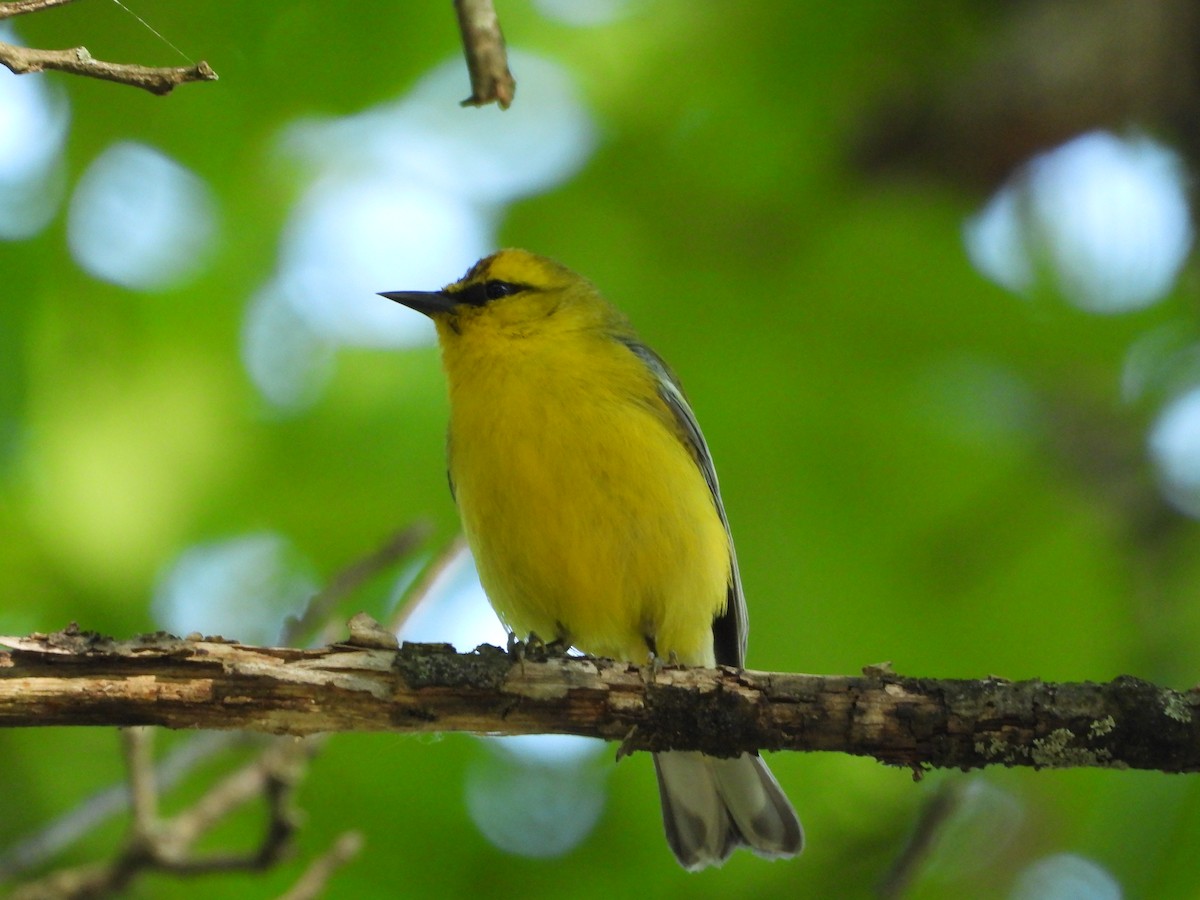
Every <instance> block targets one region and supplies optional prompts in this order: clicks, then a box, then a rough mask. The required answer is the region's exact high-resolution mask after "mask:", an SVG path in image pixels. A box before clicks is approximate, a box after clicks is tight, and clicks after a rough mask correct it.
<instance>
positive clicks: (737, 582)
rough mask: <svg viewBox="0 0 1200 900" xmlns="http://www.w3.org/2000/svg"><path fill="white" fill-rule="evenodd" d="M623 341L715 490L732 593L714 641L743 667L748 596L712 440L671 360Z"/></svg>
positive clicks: (721, 654)
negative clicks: (710, 448)
mask: <svg viewBox="0 0 1200 900" xmlns="http://www.w3.org/2000/svg"><path fill="white" fill-rule="evenodd" d="M622 342H623V343H624V344H625V345H626V346H627V347H628V348H629V349H630V350H632V351H633V352H634V354H636V355H637V356H638V358H640V359H641V360H642V362H644V363H645V364H646V365H647V366H648V367H649V368H650V371H652V372H653V373H654V377H655V379H656V380H657V382H658V395H659V397H661V398H662V401H663V402H664V403H665V404H666V405H667V408H668V409H670V410H671V413H672V414H673V415H674V416H675V421H676V422H678V423H679V427H680V429H681V430H682V432H683V434H684V437H685V438H686V440H687V442H688V449H690V450H691V451H692V456H693V458H694V459H695V460H696V465H698V466H699V467H700V471H701V473H702V474H703V475H704V480H705V482H707V484H708V489H709V491H710V492H711V493H712V498H713V504H714V505H715V506H716V508H717V514H718V515H719V516H720V517H721V524H722V525H724V526H725V534H726V536H727V537H728V538H729V593H728V596H727V602H726V605H725V612H723V613H722V614H721V615H720V616H718V617H717V618H716V620H714V622H713V644H714V648H715V651H716V658H717V662H718V663H720V664H721V665H726V666H734V667H736V668H739V669H740V668H742V667H743V666H744V665H745V659H746V636H747V633H748V632H749V620H748V617H747V613H746V597H745V595H744V594H743V593H742V576H741V574H740V573H739V572H738V561H737V552H736V551H735V550H734V549H733V536H732V535H731V534H730V532H729V520H728V519H727V518H726V517H725V505H724V504H723V503H722V502H721V488H720V486H719V485H718V483H717V470H716V469H715V468H714V467H713V461H712V454H710V453H709V452H708V444H707V443H705V441H704V434H703V433H702V432H701V431H700V423H698V422H697V421H696V415H695V413H693V412H692V408H691V407H690V406H689V405H688V402H687V398H686V397H684V395H683V388H682V387H680V384H679V380H678V379H677V378H676V377H675V375H674V373H673V372H672V371H671V370H670V368H669V367H668V366H667V364H666V363H665V362H663V360H662V358H661V357H660V356H659V355H658V354H657V353H655V352H654V351H653V350H651V349H650V348H649V347H647V346H646V345H645V344H642V343H640V342H638V341H635V340H629V339H624V340H623V341H622Z"/></svg>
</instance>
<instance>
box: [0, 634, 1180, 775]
mask: <svg viewBox="0 0 1200 900" xmlns="http://www.w3.org/2000/svg"><path fill="white" fill-rule="evenodd" d="M0 644H3V645H6V646H8V647H11V648H13V649H12V650H11V651H10V652H9V653H7V654H0V726H2V725H8V726H22V727H32V726H46V725H161V726H164V727H167V728H217V729H230V728H237V729H249V730H254V731H266V732H271V733H276V734H294V735H307V734H314V733H318V732H335V731H404V732H435V731H467V732H473V733H487V734H531V733H560V734H578V735H586V736H591V737H598V738H604V739H607V740H618V741H622V742H623V743H622V752H629V751H634V750H667V749H693V750H702V751H704V752H706V753H710V754H713V755H717V756H730V755H734V754H737V753H741V752H745V751H752V750H759V749H766V750H783V749H789V750H826V751H836V752H842V753H851V754H855V755H859V756H870V757H873V758H875V759H877V760H879V761H880V762H884V763H888V764H891V765H898V766H906V767H910V768H912V769H913V770H914V771H918V772H919V771H920V770H923V769H926V768H958V769H974V768H981V767H984V766H988V765H1004V766H1033V767H1037V768H1043V767H1046V768H1054V767H1069V766H1098V767H1104V768H1117V769H1123V768H1135V769H1157V770H1159V771H1163V772H1194V771H1200V693H1198V692H1196V691H1187V692H1180V691H1174V690H1169V689H1167V688H1160V687H1157V686H1155V685H1153V684H1149V683H1148V682H1144V681H1141V680H1139V679H1136V678H1131V677H1129V676H1122V677H1120V678H1117V679H1116V680H1115V681H1112V682H1108V683H1105V684H1094V683H1091V682H1081V683H1061V684H1047V683H1043V682H1041V681H1021V682H1007V681H1002V680H998V679H995V678H988V679H983V680H979V681H972V680H958V679H954V680H949V679H947V680H938V679H930V678H907V677H902V676H898V675H895V674H893V673H891V672H890V671H887V670H885V669H881V668H879V667H874V668H871V669H868V670H867V672H866V674H864V675H862V676H857V677H850V676H818V675H791V674H781V673H766V672H752V671H742V672H738V671H734V670H732V669H727V668H721V669H699V668H682V667H675V666H668V667H665V668H663V669H661V670H660V671H658V672H652V671H649V670H643V669H640V668H638V667H637V666H633V665H629V664H626V663H619V662H613V661H611V660H599V659H578V658H563V657H551V658H545V659H533V658H527V659H525V660H523V661H520V662H513V661H512V660H511V659H510V657H509V656H508V654H507V653H506V652H504V651H502V650H499V649H497V648H495V647H488V646H486V645H485V646H482V647H480V648H478V649H477V650H476V651H475V652H473V653H456V652H455V651H454V649H453V648H452V647H450V646H449V645H443V644H405V645H404V646H403V647H401V648H400V650H399V651H395V650H388V649H384V648H379V647H377V646H370V647H360V646H355V645H353V644H335V645H332V646H329V647H326V648H323V649H318V650H293V649H280V648H268V647H251V646H246V645H242V644H236V643H230V642H225V641H221V640H181V639H179V638H174V637H171V636H169V635H162V634H157V635H145V636H142V637H139V638H136V639H134V640H132V641H125V642H117V641H113V640H112V639H109V638H103V637H100V636H97V635H94V634H88V633H85V632H80V631H78V630H76V629H73V628H72V629H68V630H67V631H64V632H59V633H57V634H52V635H41V634H37V635H31V636H29V637H23V638H0Z"/></svg>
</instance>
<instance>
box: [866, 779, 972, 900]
mask: <svg viewBox="0 0 1200 900" xmlns="http://www.w3.org/2000/svg"><path fill="white" fill-rule="evenodd" d="M961 801H962V789H961V786H960V785H959V784H957V783H955V782H950V781H944V782H942V784H941V785H939V786H938V789H937V791H936V792H934V794H933V796H932V797H930V798H929V800H928V802H927V803H926V804H925V807H924V809H922V810H921V815H920V818H918V819H917V822H916V824H915V826H914V827H913V832H912V834H911V835H910V836H909V839H908V843H907V844H905V845H904V849H903V850H902V851H901V852H900V855H899V856H898V857H896V861H895V862H894V863H892V867H891V868H890V869H889V870H888V872H887V874H886V875H884V876H883V880H882V881H880V883H879V888H878V890H877V892H876V896H877V897H878V898H879V900H899V898H901V897H904V896H906V895H907V894H908V890H909V888H911V887H912V886H913V883H914V882H915V881H916V879H917V876H918V875H919V874H920V872H921V867H922V866H923V865H925V863H926V861H927V860H928V859H929V854H930V852H931V851H932V850H933V848H934V845H935V844H936V843H937V839H938V837H939V835H941V833H942V829H943V827H944V826H945V824H946V822H947V821H949V819H950V817H951V816H952V815H953V814H954V811H955V810H956V809H958V807H959V804H960V803H961Z"/></svg>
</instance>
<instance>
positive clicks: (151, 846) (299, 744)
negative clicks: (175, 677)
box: [12, 738, 322, 900]
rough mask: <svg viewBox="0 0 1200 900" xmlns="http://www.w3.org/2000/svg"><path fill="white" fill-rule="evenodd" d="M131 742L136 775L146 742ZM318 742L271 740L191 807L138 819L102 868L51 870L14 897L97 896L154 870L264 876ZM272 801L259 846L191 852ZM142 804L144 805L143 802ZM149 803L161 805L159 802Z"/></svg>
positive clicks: (280, 850) (282, 843) (285, 844)
mask: <svg viewBox="0 0 1200 900" xmlns="http://www.w3.org/2000/svg"><path fill="white" fill-rule="evenodd" d="M139 740H140V739H138V738H134V739H133V741H132V742H131V743H130V744H127V747H128V748H129V756H130V758H131V760H134V759H136V760H137V762H136V763H132V762H131V771H133V770H135V769H137V768H143V769H144V768H145V763H144V762H143V761H142V756H143V752H144V746H145V744H144V743H142V744H139V743H138V741H139ZM321 740H322V739H320V738H317V739H310V740H294V739H291V738H281V739H277V740H275V741H272V743H271V745H270V746H269V747H267V749H266V750H264V751H263V752H262V753H261V754H259V756H258V757H257V758H255V759H254V760H253V761H252V762H250V763H248V764H247V765H245V766H243V767H242V768H241V769H239V770H238V771H236V772H234V773H233V774H232V775H229V776H227V777H226V778H224V779H222V780H221V781H220V782H218V783H217V785H216V786H214V787H213V788H212V789H211V790H209V791H208V793H206V794H205V795H204V796H203V797H201V798H200V800H199V801H197V802H196V803H195V804H194V805H193V806H192V807H190V808H189V809H186V810H184V811H183V812H181V813H180V814H179V815H177V816H175V817H174V818H171V819H164V820H159V821H156V822H155V823H154V824H153V827H146V823H145V822H136V823H135V824H134V826H133V828H132V829H131V831H130V835H129V837H128V839H127V841H126V844H125V847H124V848H123V849H122V850H121V852H120V853H118V854H117V856H116V857H115V858H114V859H112V860H110V861H108V862H104V863H98V864H93V865H88V866H82V867H78V868H74V869H66V870H63V871H59V872H55V873H52V874H51V875H49V876H47V877H46V878H43V879H40V880H39V881H36V882H33V883H30V884H25V885H22V886H21V887H19V888H18V889H16V890H15V891H14V892H13V893H12V897H13V898H14V900H35V898H36V900H46V898H56V900H57V898H61V900H68V898H80V900H82V898H85V897H86V898H96V897H106V896H113V895H117V894H120V893H121V892H123V891H125V890H126V889H127V888H129V887H130V885H131V884H132V883H133V882H134V880H135V879H137V878H138V877H139V876H140V875H142V874H143V873H145V872H149V871H157V872H167V873H171V874H175V875H180V876H194V875H205V874H209V873H213V872H239V871H261V870H264V869H268V868H270V867H271V866H273V865H275V863H276V862H278V861H279V860H280V859H281V858H282V857H283V855H284V854H285V852H286V851H287V849H288V848H289V846H290V844H291V838H292V835H293V834H294V833H295V830H296V827H297V826H296V816H295V813H294V812H293V810H292V806H291V799H292V795H293V794H294V792H295V788H296V785H297V784H298V783H299V781H300V779H301V778H302V777H303V775H304V772H305V769H306V764H307V762H308V759H309V758H310V756H311V755H312V753H313V752H314V750H315V748H316V747H318V746H319V745H320V743H321ZM260 796H261V797H265V799H266V801H267V812H268V822H267V827H266V830H265V832H264V834H263V839H262V841H261V842H260V844H259V846H258V847H256V848H254V849H252V850H251V851H249V852H247V853H217V854H212V855H208V856H193V855H192V852H191V851H192V848H193V846H194V845H195V843H196V842H197V841H198V840H199V839H200V838H201V837H203V836H204V835H205V834H206V833H208V832H209V831H211V830H212V828H213V827H214V826H216V825H217V824H218V823H219V822H220V821H222V820H223V819H224V818H226V817H227V816H229V815H230V814H231V813H233V812H235V811H236V810H237V809H239V808H241V807H242V806H244V805H245V804H247V803H249V802H250V801H252V800H254V799H256V798H257V797H260ZM138 802H139V803H144V801H138ZM149 805H153V806H157V800H154V801H151V803H150V804H149Z"/></svg>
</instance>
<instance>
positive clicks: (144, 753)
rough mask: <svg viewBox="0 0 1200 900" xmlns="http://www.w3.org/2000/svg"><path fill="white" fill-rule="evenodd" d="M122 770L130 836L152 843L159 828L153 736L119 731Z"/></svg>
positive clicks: (147, 732)
mask: <svg viewBox="0 0 1200 900" xmlns="http://www.w3.org/2000/svg"><path fill="white" fill-rule="evenodd" d="M121 744H122V746H123V747H124V749H125V766H126V769H127V770H128V773H129V775H128V777H129V805H130V807H131V808H132V810H133V832H134V834H135V835H136V836H139V837H141V838H143V839H145V840H149V839H151V837H152V835H153V834H154V831H155V830H156V828H157V827H158V788H157V787H156V786H155V780H154V732H153V731H152V730H151V729H149V728H146V727H144V726H140V725H137V726H134V727H133V728H122V729H121Z"/></svg>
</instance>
